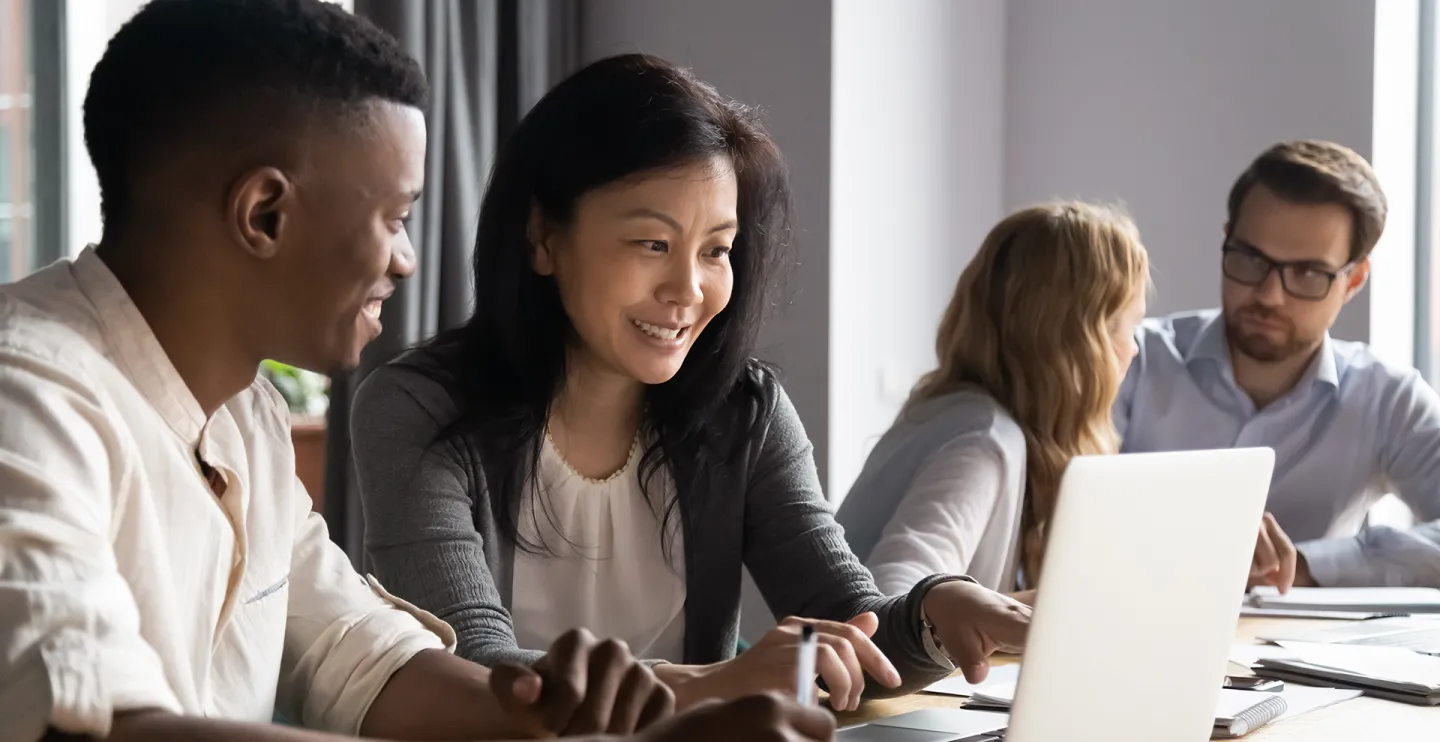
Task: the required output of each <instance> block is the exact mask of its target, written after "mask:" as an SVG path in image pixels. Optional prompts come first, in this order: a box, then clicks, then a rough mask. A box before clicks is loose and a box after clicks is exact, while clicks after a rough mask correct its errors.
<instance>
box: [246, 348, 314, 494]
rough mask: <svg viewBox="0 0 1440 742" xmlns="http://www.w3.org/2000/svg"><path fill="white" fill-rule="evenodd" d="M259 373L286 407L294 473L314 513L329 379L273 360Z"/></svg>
mask: <svg viewBox="0 0 1440 742" xmlns="http://www.w3.org/2000/svg"><path fill="white" fill-rule="evenodd" d="M260 373H262V374H264V376H265V378H267V379H269V380H270V383H271V384H274V385H275V388H276V389H277V390H279V392H280V396H281V397H284V398H285V404H286V405H287V406H289V407H290V414H291V420H290V440H291V442H292V443H293V444H294V446H295V474H296V475H297V476H298V477H300V481H301V482H302V483H303V484H304V485H305V489H306V490H308V491H309V493H310V499H311V500H313V501H314V503H315V509H316V510H317V511H318V510H320V508H321V505H322V504H323V502H324V495H325V412H326V411H327V410H328V409H330V379H329V378H328V377H326V376H324V375H322V374H317V373H313V372H310V371H305V370H303V369H298V368H295V367H294V366H287V365H285V364H283V363H279V362H276V361H265V362H264V363H262V364H261V366H260Z"/></svg>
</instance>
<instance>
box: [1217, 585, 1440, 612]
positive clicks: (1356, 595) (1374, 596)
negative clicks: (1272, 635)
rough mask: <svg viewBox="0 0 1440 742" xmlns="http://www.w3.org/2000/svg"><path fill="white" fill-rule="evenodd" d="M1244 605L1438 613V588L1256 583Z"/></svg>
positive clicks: (1318, 609)
mask: <svg viewBox="0 0 1440 742" xmlns="http://www.w3.org/2000/svg"><path fill="white" fill-rule="evenodd" d="M1245 604H1246V606H1248V607H1251V608H1256V609H1269V610H1284V611H1339V612H1360V613H1371V614H1386V615H1396V614H1401V613H1440V590H1436V589H1434V588H1429V587H1297V588H1294V589H1292V590H1290V591H1289V592H1288V593H1285V594H1284V595H1281V594H1280V592H1279V591H1278V590H1276V589H1275V588H1273V587H1257V588H1255V589H1254V591H1252V592H1251V593H1250V594H1249V595H1247V596H1246V598H1245Z"/></svg>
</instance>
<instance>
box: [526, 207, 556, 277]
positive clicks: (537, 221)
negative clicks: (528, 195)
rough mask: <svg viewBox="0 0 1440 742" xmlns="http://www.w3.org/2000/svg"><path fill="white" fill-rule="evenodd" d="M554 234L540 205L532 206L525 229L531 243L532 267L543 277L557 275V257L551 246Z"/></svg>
mask: <svg viewBox="0 0 1440 742" xmlns="http://www.w3.org/2000/svg"><path fill="white" fill-rule="evenodd" d="M552 236H553V235H552V233H551V230H550V228H549V226H548V225H547V224H546V223H545V215H544V214H541V213H540V205H539V204H536V203H531V204H530V220H529V224H527V225H526V228H525V238H526V239H527V240H529V242H530V267H531V268H533V269H534V270H535V272H536V273H538V274H540V275H542V276H553V275H555V255H554V251H553V248H552V246H551V244H550V242H551V238H552Z"/></svg>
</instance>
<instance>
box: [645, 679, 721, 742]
mask: <svg viewBox="0 0 1440 742" xmlns="http://www.w3.org/2000/svg"><path fill="white" fill-rule="evenodd" d="M712 700H715V703H717V704H718V703H719V700H718V699H712ZM703 703H706V702H702V704H703ZM702 704H696V705H692V706H691V707H690V709H691V710H692V711H693V710H694V709H696V708H699V707H700V705H702ZM673 713H675V693H674V692H673V691H671V690H670V686H668V685H665V684H664V683H656V684H655V688H654V690H653V691H651V693H650V697H649V699H648V700H646V701H645V706H644V708H642V709H640V720H639V721H638V722H636V724H635V730H636V731H639V730H641V729H649V728H650V726H651V725H653V724H655V723H657V722H660V721H664V720H665V719H668V718H670V715H671V714H673Z"/></svg>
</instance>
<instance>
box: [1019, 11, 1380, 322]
mask: <svg viewBox="0 0 1440 742" xmlns="http://www.w3.org/2000/svg"><path fill="white" fill-rule="evenodd" d="M1385 1H1388V0H1382V2H1385ZM1007 9H1008V11H1009V17H1008V22H1009V23H1008V31H1007V35H1006V41H1007V46H1006V75H1007V79H1006V109H1005V126H1006V141H1005V175H1006V178H1005V203H1006V205H1007V207H1012V208H1013V207H1019V206H1022V205H1025V204H1027V203H1030V202H1032V201H1036V200H1040V199H1045V198H1051V197H1057V196H1058V197H1071V196H1081V197H1085V198H1092V199H1108V200H1123V201H1124V202H1125V203H1126V204H1128V205H1129V206H1130V208H1131V211H1132V212H1133V214H1134V215H1135V216H1136V219H1137V221H1138V222H1139V225H1140V229H1141V232H1142V234H1143V235H1144V237H1145V242H1146V245H1147V247H1149V249H1150V253H1151V256H1152V259H1153V262H1154V265H1155V281H1156V286H1157V288H1158V295H1157V297H1156V301H1155V302H1154V307H1153V308H1154V310H1155V311H1171V310H1178V309H1189V308H1197V307H1207V306H1214V305H1216V304H1218V301H1219V270H1218V261H1217V253H1218V251H1219V248H1220V240H1221V231H1220V230H1221V226H1222V225H1223V223H1224V220H1225V197H1226V195H1227V194H1228V192H1229V189H1230V185H1231V184H1232V183H1233V181H1234V179H1235V177H1236V176H1237V175H1239V173H1240V171H1241V170H1243V169H1244V168H1245V166H1246V164H1248V162H1249V161H1250V160H1251V159H1252V158H1254V156H1255V155H1257V154H1259V153H1260V151H1261V150H1263V149H1264V148H1265V147H1266V146H1268V145H1270V144H1272V143H1274V142H1276V141H1279V140H1282V139H1290V138H1295V137H1320V138H1325V139H1332V140H1335V141H1338V142H1341V143H1344V144H1346V145H1348V146H1350V147H1352V148H1354V149H1355V150H1356V151H1358V152H1360V153H1361V154H1362V155H1365V156H1367V157H1368V156H1370V155H1371V154H1372V151H1373V147H1372V125H1373V120H1372V118H1373V117H1372V113H1373V111H1372V103H1373V99H1374V64H1375V35H1374V31H1375V2H1374V1H1373V0H1369V1H1360V0H1343V1H1341V2H1316V0H1265V2H1254V1H1253V0H1206V1H1205V2H1195V1H1194V0H1085V2H1059V1H1057V0H1010V2H1009V3H1007ZM1369 324H1370V313H1369V300H1368V296H1362V297H1358V298H1357V299H1356V301H1354V302H1352V304H1351V306H1350V307H1349V308H1347V309H1346V311H1345V312H1344V313H1343V314H1342V315H1341V317H1340V321H1339V323H1338V324H1337V325H1336V330H1335V334H1336V335H1337V336H1340V337H1344V338H1350V339H1357V340H1364V339H1366V338H1367V337H1368V336H1369Z"/></svg>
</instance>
